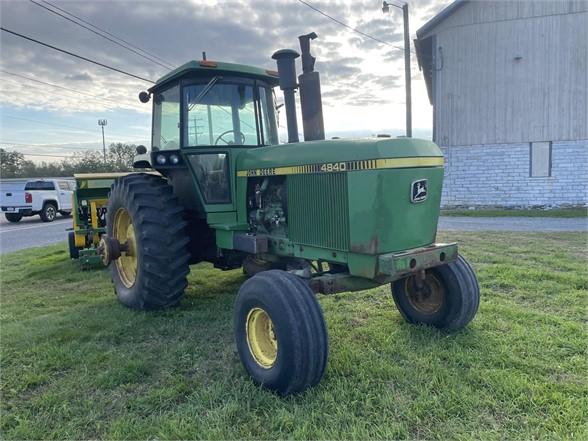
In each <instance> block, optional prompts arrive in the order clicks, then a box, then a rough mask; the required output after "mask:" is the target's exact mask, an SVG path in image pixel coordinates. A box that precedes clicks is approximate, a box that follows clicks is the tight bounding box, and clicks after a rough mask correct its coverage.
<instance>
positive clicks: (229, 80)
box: [135, 60, 278, 215]
mask: <svg viewBox="0 0 588 441" xmlns="http://www.w3.org/2000/svg"><path fill="white" fill-rule="evenodd" d="M277 83H278V76H277V72H273V71H268V70H263V69H259V68H254V67H250V66H244V65H239V64H233V63H221V62H213V61H208V60H201V61H191V62H189V63H186V64H184V65H183V66H181V67H179V68H178V69H176V70H174V71H172V72H170V73H169V74H168V75H166V76H164V77H162V78H161V79H160V80H158V81H157V83H156V84H155V86H153V87H152V88H151V89H150V90H149V91H148V92H142V93H141V95H140V99H141V101H142V102H147V101H149V99H152V101H153V121H152V124H153V127H152V140H151V153H150V154H147V153H146V149H145V151H143V152H142V153H143V154H142V155H140V156H139V157H137V158H136V161H135V166H136V167H152V168H155V169H156V170H158V171H159V172H160V173H162V174H163V175H165V176H166V177H167V178H168V179H170V180H171V181H172V182H173V181H174V180H176V181H178V180H179V181H182V182H186V180H190V179H191V177H194V178H195V181H196V182H197V186H198V188H197V189H194V191H180V192H179V194H178V195H177V196H178V197H179V198H180V199H181V200H182V202H183V204H184V205H186V206H187V207H190V208H192V209H193V210H194V211H196V212H198V213H200V215H204V213H205V212H215V211H228V210H232V209H234V205H233V204H234V200H233V197H232V194H234V191H235V189H234V182H232V181H231V176H232V174H231V171H232V170H234V166H235V158H236V156H237V155H238V153H239V151H241V150H243V149H248V148H252V147H261V146H267V145H275V144H278V134H277V124H276V114H275V102H274V94H273V90H272V89H273V87H274V86H276V85H277ZM190 187H191V186H174V188H183V189H187V188H190Z"/></svg>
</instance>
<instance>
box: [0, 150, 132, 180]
mask: <svg viewBox="0 0 588 441" xmlns="http://www.w3.org/2000/svg"><path fill="white" fill-rule="evenodd" d="M135 148H136V147H135V145H134V144H124V143H121V142H117V143H112V144H110V146H109V148H108V151H107V154H106V163H105V162H104V155H103V153H102V152H101V151H98V150H87V151H84V152H76V153H74V155H73V156H72V157H71V158H68V159H64V160H62V161H61V162H40V163H34V162H33V161H28V160H25V159H24V155H23V154H22V153H19V152H15V151H8V150H4V149H0V165H1V168H0V177H2V178H21V177H22V178H33V177H60V176H73V175H74V173H101V172H105V173H107V172H125V171H131V170H133V158H134V156H135Z"/></svg>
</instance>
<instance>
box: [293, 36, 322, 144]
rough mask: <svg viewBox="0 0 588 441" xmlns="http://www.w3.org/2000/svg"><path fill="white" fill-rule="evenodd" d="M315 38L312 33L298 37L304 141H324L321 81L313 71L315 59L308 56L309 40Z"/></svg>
mask: <svg viewBox="0 0 588 441" xmlns="http://www.w3.org/2000/svg"><path fill="white" fill-rule="evenodd" d="M316 37H317V35H316V34H315V33H314V32H311V33H310V34H306V35H301V36H300V37H298V40H300V51H301V52H302V74H300V76H299V77H298V82H299V83H300V107H301V109H302V126H303V129H304V140H305V141H316V140H319V139H325V125H324V122H323V103H322V99H321V80H320V77H319V73H318V72H316V71H315V70H314V62H315V61H316V58H315V57H313V56H312V55H311V54H310V40H314V39H315V38H316Z"/></svg>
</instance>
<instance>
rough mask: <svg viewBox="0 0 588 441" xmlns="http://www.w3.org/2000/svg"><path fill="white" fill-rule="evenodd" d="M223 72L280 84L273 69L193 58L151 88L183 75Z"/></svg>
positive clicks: (156, 87)
mask: <svg viewBox="0 0 588 441" xmlns="http://www.w3.org/2000/svg"><path fill="white" fill-rule="evenodd" d="M222 74H225V75H227V74H232V75H234V76H240V77H250V78H259V79H263V80H265V81H267V82H268V83H269V84H270V85H272V86H277V85H278V73H277V72H275V71H272V70H266V69H261V68H259V67H254V66H247V65H245V64H235V63H223V62H220V61H210V60H199V61H196V60H193V61H189V62H187V63H185V64H182V65H181V66H180V67H178V68H176V69H174V70H172V71H171V72H170V73H168V74H167V75H164V76H163V77H161V78H160V79H158V80H157V81H156V82H155V85H154V86H153V87H151V89H149V91H152V90H154V89H159V88H160V87H161V86H163V85H164V84H166V83H169V82H171V81H174V80H177V79H179V78H181V77H183V76H186V75H190V76H196V77H197V76H214V75H222Z"/></svg>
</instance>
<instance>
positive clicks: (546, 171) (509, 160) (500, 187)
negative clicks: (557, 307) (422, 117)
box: [415, 0, 588, 207]
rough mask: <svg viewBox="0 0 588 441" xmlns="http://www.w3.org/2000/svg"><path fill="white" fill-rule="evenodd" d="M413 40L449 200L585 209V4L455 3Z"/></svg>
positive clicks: (587, 20)
mask: <svg viewBox="0 0 588 441" xmlns="http://www.w3.org/2000/svg"><path fill="white" fill-rule="evenodd" d="M415 45H416V48H417V55H418V61H419V65H420V67H421V70H422V73H423V75H424V78H425V82H426V85H427V91H428V94H429V99H430V101H431V104H432V105H433V109H434V111H433V139H434V141H435V142H437V143H438V144H439V145H440V146H441V147H442V148H443V150H444V152H445V157H446V176H445V184H444V191H443V205H444V206H507V207H508V206H511V207H515V206H518V207H529V206H566V205H582V206H585V205H587V202H588V201H587V198H588V62H587V60H588V1H586V0H581V1H572V0H556V1H533V0H525V1H486V0H472V1H468V0H457V1H455V2H454V3H452V4H450V5H449V6H448V7H447V8H445V9H444V10H443V11H442V12H441V13H440V14H438V15H436V16H435V17H433V18H432V19H431V20H430V21H429V22H427V23H426V24H425V25H424V26H423V27H421V28H420V29H419V30H418V31H417V39H416V40H415Z"/></svg>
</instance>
